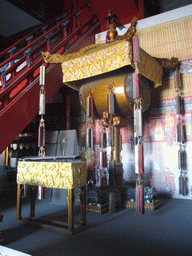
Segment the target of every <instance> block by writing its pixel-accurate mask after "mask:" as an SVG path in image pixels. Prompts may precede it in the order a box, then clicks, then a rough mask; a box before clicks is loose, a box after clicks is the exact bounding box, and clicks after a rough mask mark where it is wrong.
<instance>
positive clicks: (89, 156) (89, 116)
mask: <svg viewBox="0 0 192 256" xmlns="http://www.w3.org/2000/svg"><path fill="white" fill-rule="evenodd" d="M93 104H94V100H93V97H92V89H91V88H90V90H89V96H88V97H87V107H86V129H87V133H86V134H87V135H86V160H87V169H88V180H94V179H95V174H94V149H93V127H94V114H93Z"/></svg>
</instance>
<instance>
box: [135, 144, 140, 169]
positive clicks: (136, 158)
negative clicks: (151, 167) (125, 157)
mask: <svg viewBox="0 0 192 256" xmlns="http://www.w3.org/2000/svg"><path fill="white" fill-rule="evenodd" d="M135 173H136V174H139V146H138V145H135Z"/></svg>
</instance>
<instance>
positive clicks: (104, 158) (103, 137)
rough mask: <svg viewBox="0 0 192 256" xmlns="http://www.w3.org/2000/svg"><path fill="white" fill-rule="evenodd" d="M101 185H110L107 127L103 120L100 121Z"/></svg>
mask: <svg viewBox="0 0 192 256" xmlns="http://www.w3.org/2000/svg"><path fill="white" fill-rule="evenodd" d="M100 129H101V132H100V138H101V142H100V148H101V150H100V186H104V185H108V183H109V180H108V179H109V177H108V176H109V175H108V171H107V151H106V147H107V133H106V128H105V127H104V126H103V125H102V122H100Z"/></svg>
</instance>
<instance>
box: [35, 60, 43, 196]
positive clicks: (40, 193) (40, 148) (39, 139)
mask: <svg viewBox="0 0 192 256" xmlns="http://www.w3.org/2000/svg"><path fill="white" fill-rule="evenodd" d="M39 85H40V95H39V116H40V123H39V133H38V147H39V154H38V155H39V156H40V157H44V156H45V120H44V116H45V65H41V66H40V81H39ZM43 198H44V189H43V187H38V194H37V199H39V200H42V199H43Z"/></svg>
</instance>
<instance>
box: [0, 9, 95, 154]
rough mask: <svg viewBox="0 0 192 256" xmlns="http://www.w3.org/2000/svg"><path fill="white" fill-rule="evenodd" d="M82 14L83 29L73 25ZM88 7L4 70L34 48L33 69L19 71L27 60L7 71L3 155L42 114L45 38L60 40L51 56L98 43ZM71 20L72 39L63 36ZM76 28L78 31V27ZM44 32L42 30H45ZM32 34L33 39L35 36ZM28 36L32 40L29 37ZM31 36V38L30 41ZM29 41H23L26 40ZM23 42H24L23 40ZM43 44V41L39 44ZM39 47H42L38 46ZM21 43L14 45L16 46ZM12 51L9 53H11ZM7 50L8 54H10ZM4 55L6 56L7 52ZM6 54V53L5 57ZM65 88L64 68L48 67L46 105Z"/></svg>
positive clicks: (1, 98) (1, 102) (1, 103)
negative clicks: (42, 66) (40, 77)
mask: <svg viewBox="0 0 192 256" xmlns="http://www.w3.org/2000/svg"><path fill="white" fill-rule="evenodd" d="M79 10H82V16H83V18H84V19H85V17H87V19H86V21H84V22H83V23H82V22H81V26H79V25H78V23H77V22H73V17H74V15H75V14H76V13H77V12H78V11H79ZM88 15H89V10H88V7H87V4H84V5H83V6H82V7H81V8H79V9H78V10H76V11H75V12H73V13H72V14H71V15H69V16H68V17H67V18H65V19H64V20H62V21H61V22H59V23H58V22H57V25H56V26H54V27H53V28H51V29H50V30H49V31H47V32H46V33H44V34H43V35H41V36H40V37H38V38H37V39H36V40H34V41H33V42H31V43H30V44H29V45H27V46H25V47H24V48H22V49H21V50H20V51H18V52H17V53H16V54H13V56H11V57H10V58H8V59H7V60H6V61H4V62H3V63H2V64H1V65H0V68H1V67H3V66H4V65H5V64H7V63H10V62H11V61H12V60H14V59H16V58H18V57H19V56H20V55H21V54H23V52H24V51H26V50H28V49H29V48H30V47H32V46H33V47H34V48H33V49H32V50H31V52H30V56H31V64H32V67H31V68H28V67H27V65H25V66H24V67H23V68H21V70H20V71H18V68H19V66H20V65H21V64H23V63H24V62H25V59H26V56H23V57H20V59H19V60H18V61H17V62H16V63H15V64H14V65H13V66H12V67H9V68H8V69H7V70H6V74H10V75H11V76H10V78H9V80H7V88H6V89H3V86H1V92H0V131H1V134H2V136H1V143H0V153H2V152H3V151H4V150H5V148H6V147H7V146H8V145H9V144H10V143H11V142H12V141H13V140H14V139H15V138H16V136H17V135H18V134H19V133H20V132H21V131H22V130H23V129H24V128H25V127H26V126H27V124H28V123H29V122H30V121H31V120H32V119H33V118H34V117H35V115H36V114H38V110H39V90H40V88H39V67H40V65H41V64H42V55H41V52H42V51H47V50H48V49H47V40H45V38H44V37H45V36H46V35H48V34H50V32H52V35H51V37H50V39H54V38H56V41H55V42H53V44H52V47H51V51H50V53H52V54H53V53H59V54H64V53H65V54H67V53H71V52H76V51H78V50H80V49H81V48H82V47H84V46H86V45H89V44H93V43H94V35H95V33H98V32H99V30H98V29H99V21H98V18H97V16H96V15H92V16H91V17H90V16H89V17H88ZM67 19H69V20H70V27H69V32H70V31H71V33H69V32H68V33H69V34H68V37H67V38H65V36H64V35H63V27H62V26H61V24H62V23H63V22H64V21H65V20H67ZM75 23H76V26H75V27H74V24H75ZM41 28H42V26H41ZM31 34H32V33H30V34H29V35H31ZM29 35H28V36H29ZM28 36H27V37H28ZM25 39H26V37H24V38H23V40H25ZM20 41H21V40H20ZM39 41H42V42H41V43H39ZM38 43H39V44H38ZM16 45H17V43H15V44H14V45H12V46H11V47H9V48H12V47H13V46H16ZM7 50H8V49H7ZM7 50H6V51H7ZM6 51H4V52H6ZM4 52H3V53H4ZM62 86H63V83H62V70H61V65H60V64H48V65H47V68H46V85H45V90H46V102H48V101H49V100H50V99H51V98H52V97H53V96H54V94H55V93H56V92H57V91H58V90H59V89H60V88H61V87H62Z"/></svg>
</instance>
